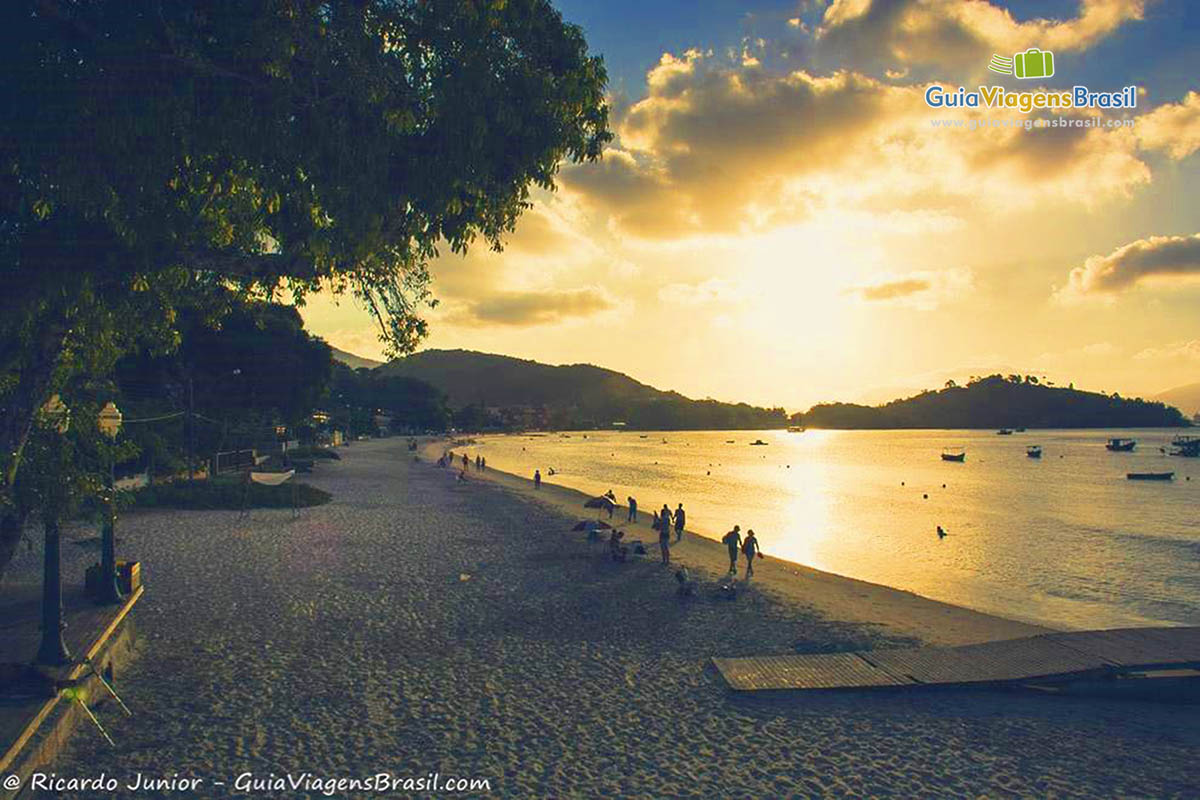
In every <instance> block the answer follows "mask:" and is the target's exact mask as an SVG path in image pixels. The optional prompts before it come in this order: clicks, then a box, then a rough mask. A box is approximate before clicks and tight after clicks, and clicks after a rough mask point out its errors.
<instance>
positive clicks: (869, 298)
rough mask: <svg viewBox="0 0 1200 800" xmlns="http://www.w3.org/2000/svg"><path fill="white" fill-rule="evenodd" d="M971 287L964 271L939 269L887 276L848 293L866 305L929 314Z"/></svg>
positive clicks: (970, 277) (968, 275)
mask: <svg viewBox="0 0 1200 800" xmlns="http://www.w3.org/2000/svg"><path fill="white" fill-rule="evenodd" d="M971 287H972V276H971V273H970V272H968V271H967V270H943V271H923V272H913V273H909V274H907V275H897V276H890V277H886V278H882V279H880V280H877V281H874V282H872V283H866V284H862V285H859V286H855V287H852V288H851V289H849V290H848V293H849V294H853V295H855V296H857V297H858V298H859V299H860V300H863V301H864V302H868V303H888V304H891V305H903V306H907V307H910V308H916V309H919V310H922V311H931V310H933V309H935V308H937V307H938V306H940V305H942V304H944V303H946V302H948V301H950V300H953V299H956V298H958V297H960V296H962V295H963V294H965V293H967V292H968V291H970V290H971Z"/></svg>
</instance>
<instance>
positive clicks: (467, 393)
mask: <svg viewBox="0 0 1200 800" xmlns="http://www.w3.org/2000/svg"><path fill="white" fill-rule="evenodd" d="M379 371H380V372H382V373H384V374H390V375H403V376H406V377H411V378H418V379H420V380H422V381H426V382H427V383H431V384H433V385H434V386H436V387H437V388H438V389H440V390H442V391H443V392H445V393H446V395H448V397H449V400H450V405H451V406H453V407H455V408H464V407H469V406H478V407H480V408H502V409H504V408H507V409H512V408H536V409H545V412H546V414H547V415H548V418H547V420H546V422H547V424H548V425H549V426H550V427H555V428H590V427H608V426H609V425H611V424H612V423H613V422H624V423H626V425H627V426H628V427H630V428H638V429H642V430H674V429H733V428H780V427H783V426H785V425H787V416H786V414H785V413H784V411H783V409H782V408H774V409H767V408H757V407H754V406H749V405H746V404H744V403H737V404H732V403H719V402H717V401H715V400H691V399H689V398H687V397H684V396H683V395H681V394H678V393H676V392H663V391H659V390H658V389H655V388H653V387H651V386H647V385H645V384H643V383H639V382H637V381H635V380H634V379H633V378H630V377H629V376H628V375H623V374H622V373H620V372H614V371H613V370H608V369H602V368H600V367H595V366H592V365H590V364H571V365H568V366H557V367H556V366H550V365H548V364H540V363H538V362H536V361H526V360H523V359H518V358H510V357H508V356H499V355H491V354H488V353H477V352H473V351H470V350H425V351H422V352H420V353H415V354H413V355H411V356H407V357H406V358H401V359H396V360H394V361H391V362H389V363H388V364H386V365H384V366H382V367H379Z"/></svg>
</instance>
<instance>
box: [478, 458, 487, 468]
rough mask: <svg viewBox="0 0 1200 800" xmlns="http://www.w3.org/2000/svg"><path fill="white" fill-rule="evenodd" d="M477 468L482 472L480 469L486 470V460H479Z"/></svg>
mask: <svg viewBox="0 0 1200 800" xmlns="http://www.w3.org/2000/svg"><path fill="white" fill-rule="evenodd" d="M479 468H480V469H481V470H482V469H487V459H486V458H480V459H479Z"/></svg>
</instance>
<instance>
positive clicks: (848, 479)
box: [458, 430, 1200, 628]
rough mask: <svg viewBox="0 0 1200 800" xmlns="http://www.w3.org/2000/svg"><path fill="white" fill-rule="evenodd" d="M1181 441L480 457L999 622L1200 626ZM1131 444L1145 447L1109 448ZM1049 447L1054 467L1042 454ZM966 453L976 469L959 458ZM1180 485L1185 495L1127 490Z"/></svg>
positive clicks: (1087, 434) (1030, 437)
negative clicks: (1176, 449)
mask: <svg viewBox="0 0 1200 800" xmlns="http://www.w3.org/2000/svg"><path fill="white" fill-rule="evenodd" d="M1177 433H1178V431H1172V430H1136V431H1114V430H1104V431H1095V430H1075V431H1061V430H1055V431H1047V430H1040V431H1029V432H1026V433H1016V434H1014V435H1011V436H1001V435H997V434H996V433H995V432H992V431H819V430H809V431H805V432H799V433H788V432H784V431H726V432H722V431H706V432H690V431H689V432H662V433H642V432H633V431H620V432H615V431H614V432H571V433H568V434H560V433H554V434H513V435H507V436H492V437H486V438H482V439H479V440H477V444H476V445H474V446H472V447H470V448H467V451H468V452H469V453H470V455H471V457H472V458H474V456H475V455H482V456H484V457H486V458H487V461H488V467H489V468H492V467H494V468H498V469H502V470H505V471H508V472H512V473H515V474H518V475H522V476H525V477H530V476H532V474H533V470H534V469H535V468H537V469H540V470H541V472H542V476H543V479H544V480H546V481H547V482H550V483H558V484H561V485H564V486H569V487H572V488H575V489H580V490H582V491H585V492H588V493H592V494H600V493H601V492H604V491H607V490H609V489H611V490H612V491H613V492H614V493H615V494H616V495H617V498H618V500H619V502H620V503H621V504H622V505H624V504H625V499H626V497H628V496H631V495H632V496H633V497H635V498H637V501H638V506H639V508H640V510H641V513H642V514H649V513H650V512H651V511H652V510H654V509H659V508H661V507H662V505H663V503H666V504H667V505H669V506H670V507H671V508H672V509H674V508H675V507H676V506H677V505H678V504H679V503H683V505H684V508H685V510H686V511H687V527H688V529H689V530H691V531H695V532H697V533H700V534H702V535H705V536H709V537H712V538H719V537H720V536H721V535H722V534H723V533H724V532H725V531H727V530H728V529H729V528H731V527H732V526H733V525H734V524H738V525H741V527H742V531H743V532H744V531H746V530H747V529H749V528H753V529H754V531H755V532H756V533H757V535H758V538H759V541H760V543H761V545H762V549H763V551H764V552H765V553H766V554H767V555H768V556H777V557H779V558H784V559H788V560H791V561H796V562H799V563H802V564H807V565H809V566H812V567H816V568H817V569H821V570H825V571H828V572H833V573H836V574H839V575H847V576H850V577H854V578H859V579H862V580H867V581H871V582H874V583H880V584H884V585H887V586H892V587H895V588H898V589H905V590H909V591H912V592H915V593H917V594H920V595H923V596H926V597H931V598H935V599H937V600H944V601H946V602H950V603H955V604H958V605H962V606H967V607H969V608H974V609H977V610H980V611H984V612H988V613H994V614H999V615H1003V616H1008V617H1012V618H1016V619H1022V620H1026V621H1032V622H1038V623H1043V624H1047V625H1051V626H1057V627H1068V628H1103V627H1119V626H1126V625H1145V624H1161V623H1167V624H1189V625H1200V521H1198V519H1197V516H1198V515H1197V512H1200V460H1197V459H1188V458H1179V457H1172V456H1169V455H1167V454H1166V452H1165V451H1166V450H1169V445H1170V440H1171V439H1172V438H1173V437H1174V436H1175V435H1177ZM1115 436H1127V437H1129V438H1133V439H1136V440H1137V441H1138V445H1137V449H1136V450H1135V451H1134V452H1132V453H1112V452H1109V451H1108V450H1106V449H1105V447H1104V444H1105V442H1106V441H1107V440H1108V439H1109V438H1112V437H1115ZM756 439H762V440H763V441H764V442H766V443H767V444H765V445H762V446H754V445H751V442H753V441H754V440H756ZM1034 444H1037V445H1041V446H1042V448H1043V455H1042V458H1040V459H1033V458H1029V457H1027V455H1026V448H1027V447H1028V446H1030V445H1034ZM948 447H962V448H965V449H966V452H967V457H966V461H965V462H963V463H955V462H946V461H942V460H941V457H940V456H941V452H942V449H943V448H948ZM458 449H459V451H461V450H462V449H463V448H458ZM551 469H553V470H554V473H555V474H554V475H553V476H551V475H550V474H549V473H550V470H551ZM1167 471H1174V472H1175V480H1174V481H1171V482H1162V483H1160V482H1157V481H1130V480H1127V479H1126V474H1127V473H1129V472H1167ZM580 513H581V516H582V515H583V514H585V513H588V512H584V511H583V509H582V508H581V509H580ZM622 513H623V512H622ZM939 525H940V526H941V527H942V528H943V529H944V530H945V531H947V532H948V535H947V536H946V537H945V538H944V539H939V537H938V536H937V533H936V530H937V526H939Z"/></svg>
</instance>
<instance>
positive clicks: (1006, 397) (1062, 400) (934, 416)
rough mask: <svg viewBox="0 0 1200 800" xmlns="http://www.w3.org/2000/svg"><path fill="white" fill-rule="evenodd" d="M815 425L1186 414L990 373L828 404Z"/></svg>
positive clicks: (1111, 424) (1068, 422)
mask: <svg viewBox="0 0 1200 800" xmlns="http://www.w3.org/2000/svg"><path fill="white" fill-rule="evenodd" d="M804 424H805V425H806V426H807V427H810V428H840V429H852V430H854V429H884V428H1005V427H1008V428H1013V427H1021V428H1181V427H1187V426H1189V425H1190V423H1189V422H1188V420H1187V418H1186V417H1184V415H1183V413H1182V412H1181V411H1180V410H1179V409H1177V408H1175V407H1173V406H1168V405H1165V404H1164V403H1157V402H1151V401H1148V400H1143V399H1141V398H1136V399H1130V398H1127V397H1122V396H1121V395H1119V394H1111V395H1107V394H1100V393H1098V392H1084V391H1080V390H1078V389H1075V388H1074V387H1073V386H1072V387H1068V388H1062V387H1059V386H1052V385H1048V384H1043V383H1041V382H1040V381H1039V380H1038V379H1037V378H1036V377H1034V376H1032V375H1026V376H1024V377H1022V376H1020V375H1008V376H1004V375H989V376H987V377H983V378H975V379H972V380H971V381H970V382H968V383H967V385H966V386H959V385H958V384H956V383H955V382H954V381H948V382H947V383H946V385H945V387H944V388H942V389H939V390H936V391H934V390H931V391H926V392H922V393H920V394H918V395H916V396H914V397H909V398H906V399H903V400H893V401H892V402H890V403H886V404H884V405H880V406H864V405H856V404H853V403H822V404H820V405H816V406H813V407H812V408H811V409H809V411H808V412H807V413H806V414H805V415H804Z"/></svg>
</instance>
